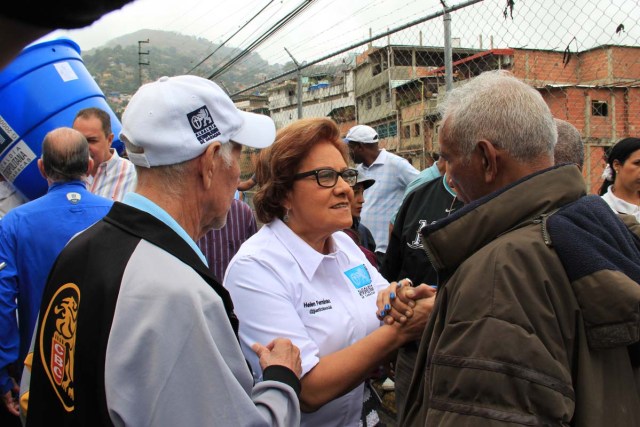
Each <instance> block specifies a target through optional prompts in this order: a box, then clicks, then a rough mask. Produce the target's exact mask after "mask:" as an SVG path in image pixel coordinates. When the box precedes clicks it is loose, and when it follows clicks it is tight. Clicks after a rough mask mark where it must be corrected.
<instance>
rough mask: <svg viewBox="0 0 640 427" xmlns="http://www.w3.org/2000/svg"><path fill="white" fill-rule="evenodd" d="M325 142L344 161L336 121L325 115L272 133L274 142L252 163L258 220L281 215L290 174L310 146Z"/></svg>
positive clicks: (343, 146)
mask: <svg viewBox="0 0 640 427" xmlns="http://www.w3.org/2000/svg"><path fill="white" fill-rule="evenodd" d="M321 142H329V143H331V144H333V146H335V147H336V149H337V150H338V151H339V152H340V154H341V155H342V158H343V159H344V161H345V163H348V156H349V152H348V147H347V144H346V143H345V142H344V141H343V140H342V138H341V137H340V130H339V129H338V126H337V125H336V123H335V122H334V121H333V120H331V119H327V118H308V119H300V120H297V121H295V122H293V123H291V124H290V125H288V126H285V127H284V128H282V129H280V130H279V131H278V133H277V134H276V140H275V142H274V143H273V144H272V145H271V146H270V147H268V148H265V149H262V150H261V151H260V154H259V155H258V162H257V165H256V181H257V182H259V183H260V189H259V190H258V192H257V193H256V195H255V196H254V198H253V205H254V207H255V210H256V215H257V217H258V219H259V220H260V221H261V222H263V223H269V222H271V221H273V220H274V219H275V218H280V219H282V217H283V216H284V214H285V208H284V207H283V206H282V202H283V201H284V199H285V198H286V197H287V194H288V193H289V192H290V191H291V189H292V188H293V183H294V179H293V176H294V175H295V174H296V173H298V168H299V166H300V163H302V161H303V160H304V159H305V158H306V157H307V155H308V154H309V152H310V151H311V149H312V148H313V147H314V146H315V145H317V144H319V143H321Z"/></svg>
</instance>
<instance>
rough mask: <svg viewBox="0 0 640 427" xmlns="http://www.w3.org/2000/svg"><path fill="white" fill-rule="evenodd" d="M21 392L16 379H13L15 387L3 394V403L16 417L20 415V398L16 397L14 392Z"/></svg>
mask: <svg viewBox="0 0 640 427" xmlns="http://www.w3.org/2000/svg"><path fill="white" fill-rule="evenodd" d="M19 392H20V387H19V386H18V384H16V382H15V381H13V388H12V389H11V390H9V391H7V392H6V393H5V394H3V395H2V403H3V404H4V406H5V407H6V408H7V411H9V413H10V414H13V415H15V416H16V417H17V416H19V415H20V406H19V405H18V399H17V398H15V397H14V394H15V395H16V396H17V395H18V393H19ZM0 410H1V409H0Z"/></svg>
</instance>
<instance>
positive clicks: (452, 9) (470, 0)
mask: <svg viewBox="0 0 640 427" xmlns="http://www.w3.org/2000/svg"><path fill="white" fill-rule="evenodd" d="M483 1H484V0H467V1H466V2H463V3H460V4H457V5H455V6H451V7H448V8H446V9H444V10H442V11H438V12H435V13H432V14H429V15H427V16H425V17H423V18H420V19H417V20H415V21H411V22H409V23H406V24H404V25H401V26H399V27H396V28H394V29H392V30H388V31H385V32H384V33H380V34H378V35H376V36H373V37H369V38H367V39H364V40H362V41H360V42H358V43H354V44H352V45H351V46H347V47H345V48H342V49H339V50H337V51H335V52H333V53H330V54H329V55H325V56H323V57H321V58H318V59H315V60H313V61H311V62H307V63H306V64H304V65H301V66H300V67H299V69H300V70H302V69H304V68H308V67H311V66H312V65H316V64H318V63H320V62H323V61H326V60H327V59H330V58H333V57H334V56H337V55H340V54H341V53H345V52H348V51H350V50H353V49H356V48H358V47H360V46H362V45H365V44H367V43H371V42H374V41H376V40H379V39H381V38H383V37H386V36H389V35H391V34H394V33H397V32H398V31H402V30H405V29H407V28H410V27H413V26H414V25H417V24H421V23H423V22H426V21H430V20H432V19H435V18H438V17H440V16H442V15H444V14H445V13H449V12H455V11H456V10H458V9H463V8H465V7H467V6H471V5H474V4H476V3H481V2H483ZM296 71H297V70H289V71H285V72H284V73H281V74H278V75H277V76H275V77H271V78H270V79H267V80H265V81H263V82H260V83H257V84H255V85H253V86H249V87H248V88H245V89H242V90H241V91H238V92H236V93H233V94H231V95H229V96H230V97H232V98H233V97H234V96H237V95H240V94H242V93H245V92H248V91H250V90H253V89H255V88H257V87H260V86H262V85H264V84H266V83H271V82H273V81H276V80H278V79H281V78H283V77H286V76H288V75H289V74H292V73H295V72H296Z"/></svg>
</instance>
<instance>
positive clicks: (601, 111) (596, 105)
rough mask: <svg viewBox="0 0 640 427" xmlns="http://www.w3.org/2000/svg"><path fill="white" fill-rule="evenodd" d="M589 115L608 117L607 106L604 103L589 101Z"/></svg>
mask: <svg viewBox="0 0 640 427" xmlns="http://www.w3.org/2000/svg"><path fill="white" fill-rule="evenodd" d="M591 115H592V116H598V117H607V116H608V115H609V105H608V104H607V103H606V102H605V101H591Z"/></svg>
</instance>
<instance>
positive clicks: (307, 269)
mask: <svg viewBox="0 0 640 427" xmlns="http://www.w3.org/2000/svg"><path fill="white" fill-rule="evenodd" d="M266 226H267V227H269V228H270V229H271V231H272V232H273V234H275V236H276V237H277V238H278V240H280V242H281V243H282V245H283V246H284V247H285V248H286V249H287V250H288V251H289V253H291V256H293V258H294V259H295V260H296V262H297V263H298V265H299V266H300V268H301V269H302V271H303V272H304V274H305V276H307V279H308V280H311V279H312V278H313V276H314V275H315V274H316V271H317V270H318V267H320V264H322V261H324V260H325V259H327V258H329V259H332V258H335V257H336V254H337V252H336V251H334V252H332V253H330V254H327V255H324V254H321V253H320V252H318V251H316V250H315V249H313V248H312V247H311V246H310V245H309V244H308V243H307V242H305V241H304V240H302V239H301V238H300V236H298V235H297V234H296V233H294V232H293V231H292V230H291V229H290V228H289V227H288V226H287V225H286V224H285V223H284V222H282V221H281V220H280V219H278V218H276V219H274V220H273V221H271V222H270V223H269V224H267V225H266ZM329 239H331V241H330V244H331V245H332V247H334V248H335V244H334V241H333V236H329Z"/></svg>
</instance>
